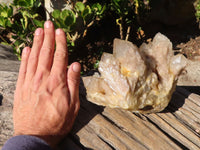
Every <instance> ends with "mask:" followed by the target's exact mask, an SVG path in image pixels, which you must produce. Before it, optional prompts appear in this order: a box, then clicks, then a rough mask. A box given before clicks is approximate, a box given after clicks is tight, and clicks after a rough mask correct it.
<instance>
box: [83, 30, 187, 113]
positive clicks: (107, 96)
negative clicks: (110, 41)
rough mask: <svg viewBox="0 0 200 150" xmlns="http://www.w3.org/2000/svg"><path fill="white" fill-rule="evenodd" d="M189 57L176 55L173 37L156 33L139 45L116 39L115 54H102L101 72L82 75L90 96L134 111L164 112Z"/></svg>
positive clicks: (113, 106) (96, 100)
mask: <svg viewBox="0 0 200 150" xmlns="http://www.w3.org/2000/svg"><path fill="white" fill-rule="evenodd" d="M186 64H187V61H186V58H185V57H184V56H183V55H181V54H178V55H174V54H173V50H172V43H171V42H170V40H169V39H168V38H167V37H166V36H164V35H162V34H161V33H157V34H156V35H155V37H154V39H153V41H152V42H150V43H148V44H146V43H143V44H142V45H141V46H140V48H138V47H137V46H136V45H134V44H132V43H131V42H128V41H124V40H120V39H115V40H114V49H113V54H108V53H103V55H102V57H101V60H100V63H99V68H98V70H99V73H95V74H94V75H93V76H87V77H83V82H84V86H85V88H86V91H87V99H88V100H89V101H91V102H93V103H95V104H98V105H103V106H109V107H112V108H123V109H127V110H130V111H133V112H140V113H153V112H159V111H162V110H163V109H164V108H165V107H166V106H167V105H168V103H169V101H170V99H171V96H172V93H173V91H174V90H175V87H176V81H177V79H178V76H179V74H180V73H181V71H182V70H183V68H184V67H185V66H186Z"/></svg>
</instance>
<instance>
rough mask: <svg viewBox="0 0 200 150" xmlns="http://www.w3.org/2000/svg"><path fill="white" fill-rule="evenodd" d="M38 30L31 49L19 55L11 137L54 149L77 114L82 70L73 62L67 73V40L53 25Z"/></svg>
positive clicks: (62, 32)
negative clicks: (30, 137) (34, 140)
mask: <svg viewBox="0 0 200 150" xmlns="http://www.w3.org/2000/svg"><path fill="white" fill-rule="evenodd" d="M49 23H50V24H51V25H50V26H48V28H46V27H47V26H46V25H47V24H49ZM38 30H41V31H40V32H39V33H40V34H38V33H37V34H35V37H34V42H33V47H32V49H30V48H28V49H29V50H30V51H29V52H28V53H25V51H24V53H23V54H22V60H24V61H22V62H21V66H20V71H19V77H18V81H17V86H16V87H17V88H16V90H15V96H14V108H13V122H14V133H15V134H14V135H34V136H37V137H39V138H42V139H43V140H45V141H46V142H47V143H48V144H49V145H50V146H51V147H54V146H55V145H57V144H58V142H59V141H60V140H62V138H63V137H64V136H65V135H66V134H67V133H68V132H69V131H70V129H71V127H72V125H73V123H74V120H75V118H76V116H77V114H78V110H79V107H80V101H79V95H78V93H79V92H78V90H79V82H80V81H79V80H80V70H81V68H80V64H79V63H73V64H72V65H71V66H70V67H69V69H68V70H67V64H68V58H67V57H68V52H67V41H66V37H65V33H64V31H63V30H62V29H59V34H55V31H54V27H53V23H52V22H50V21H47V22H46V23H45V28H44V29H42V28H40V29H38ZM55 41H56V45H57V47H56V50H55V53H54V48H55V47H54V46H55ZM73 65H76V66H75V67H76V69H77V70H76V72H74V71H73V69H72V66H73Z"/></svg>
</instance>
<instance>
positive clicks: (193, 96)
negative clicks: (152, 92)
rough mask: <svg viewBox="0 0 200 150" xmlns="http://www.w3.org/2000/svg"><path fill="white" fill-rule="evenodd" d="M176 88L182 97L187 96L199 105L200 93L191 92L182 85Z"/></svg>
mask: <svg viewBox="0 0 200 150" xmlns="http://www.w3.org/2000/svg"><path fill="white" fill-rule="evenodd" d="M176 89H177V90H176V91H177V92H179V93H180V94H182V95H183V96H184V97H186V98H189V99H190V100H191V101H193V102H194V103H195V104H197V105H198V106H199V107H200V95H198V94H194V93H191V92H189V91H188V90H186V89H184V88H182V87H177V88H176ZM199 90H200V89H199Z"/></svg>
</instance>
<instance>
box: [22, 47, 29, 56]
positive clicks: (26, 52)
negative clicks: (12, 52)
mask: <svg viewBox="0 0 200 150" xmlns="http://www.w3.org/2000/svg"><path fill="white" fill-rule="evenodd" d="M28 52H29V48H28V47H25V48H24V49H23V56H26V55H27V54H28Z"/></svg>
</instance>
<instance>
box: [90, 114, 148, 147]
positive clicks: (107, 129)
mask: <svg viewBox="0 0 200 150" xmlns="http://www.w3.org/2000/svg"><path fill="white" fill-rule="evenodd" d="M88 125H89V126H90V127H91V128H93V129H95V133H96V134H97V135H99V136H100V137H101V138H102V139H103V140H104V141H106V142H107V143H109V144H110V145H112V147H113V148H114V149H116V150H132V149H141V150H142V149H146V148H145V147H144V146H143V145H141V144H139V143H138V142H137V141H135V140H134V139H132V138H131V137H129V136H128V135H127V134H126V133H125V132H123V130H120V129H119V128H117V127H116V126H115V125H114V124H112V123H110V122H109V121H107V120H106V119H105V118H104V117H103V116H101V115H97V116H95V117H94V118H93V119H92V120H91V122H89V124H88Z"/></svg>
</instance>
